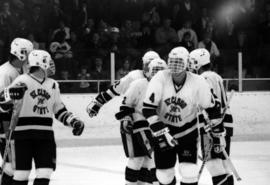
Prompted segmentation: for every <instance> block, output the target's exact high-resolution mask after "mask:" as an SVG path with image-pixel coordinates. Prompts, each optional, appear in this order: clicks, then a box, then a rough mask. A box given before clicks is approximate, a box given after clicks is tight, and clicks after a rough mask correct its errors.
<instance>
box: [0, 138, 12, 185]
mask: <svg viewBox="0 0 270 185" xmlns="http://www.w3.org/2000/svg"><path fill="white" fill-rule="evenodd" d="M5 147H6V138H5V136H4V137H3V138H1V141H0V150H1V156H2V157H3V156H4V153H5ZM11 159H12V157H11V153H10V150H9V151H8V155H7V157H6V163H5V166H4V169H3V177H2V185H11V183H12V178H13V173H14V171H13V169H12V164H11Z"/></svg>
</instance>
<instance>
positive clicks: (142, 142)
mask: <svg viewBox="0 0 270 185" xmlns="http://www.w3.org/2000/svg"><path fill="white" fill-rule="evenodd" d="M136 123H137V124H136ZM136 123H135V124H134V126H133V135H134V140H133V144H134V151H135V152H134V153H135V155H136V156H143V157H144V161H143V164H142V167H141V169H140V172H139V179H138V184H139V185H149V184H152V182H153V181H154V180H155V181H157V179H156V178H155V164H154V160H153V138H152V133H151V131H150V129H147V127H143V129H144V130H142V125H143V123H144V122H140V123H142V124H138V123H139V122H136ZM147 126H148V123H147ZM150 157H152V158H150ZM151 170H152V171H151Z"/></svg>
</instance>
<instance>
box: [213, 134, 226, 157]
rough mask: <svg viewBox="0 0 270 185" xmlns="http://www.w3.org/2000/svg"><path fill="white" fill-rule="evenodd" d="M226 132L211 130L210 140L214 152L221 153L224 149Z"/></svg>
mask: <svg viewBox="0 0 270 185" xmlns="http://www.w3.org/2000/svg"><path fill="white" fill-rule="evenodd" d="M225 135H226V132H225V131H223V132H211V137H212V142H213V149H214V152H216V153H221V152H222V151H223V150H225V147H226V141H225Z"/></svg>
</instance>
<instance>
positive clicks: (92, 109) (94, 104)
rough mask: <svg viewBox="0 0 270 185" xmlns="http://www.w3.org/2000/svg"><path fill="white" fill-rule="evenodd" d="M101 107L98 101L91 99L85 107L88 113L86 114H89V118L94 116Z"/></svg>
mask: <svg viewBox="0 0 270 185" xmlns="http://www.w3.org/2000/svg"><path fill="white" fill-rule="evenodd" d="M101 107H102V104H100V103H99V102H98V101H96V100H92V101H91V102H90V103H89V105H88V106H87V108H86V111H87V113H88V115H89V116H90V118H92V117H94V116H96V115H97V114H98V112H99V109H100V108H101Z"/></svg>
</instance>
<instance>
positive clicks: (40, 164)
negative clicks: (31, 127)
mask: <svg viewBox="0 0 270 185" xmlns="http://www.w3.org/2000/svg"><path fill="white" fill-rule="evenodd" d="M34 162H35V166H36V177H35V180H34V184H33V185H49V183H50V178H51V175H52V173H53V171H54V170H55V168H56V144H55V141H54V140H53V139H48V140H46V139H40V140H35V141H34Z"/></svg>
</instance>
